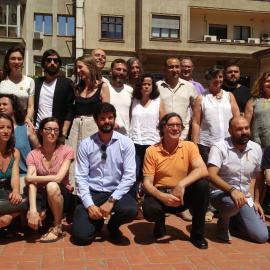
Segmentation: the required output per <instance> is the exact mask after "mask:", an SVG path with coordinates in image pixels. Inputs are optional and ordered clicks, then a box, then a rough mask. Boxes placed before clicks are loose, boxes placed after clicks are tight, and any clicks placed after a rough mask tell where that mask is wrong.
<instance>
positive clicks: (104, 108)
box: [93, 102, 116, 122]
mask: <svg viewBox="0 0 270 270" xmlns="http://www.w3.org/2000/svg"><path fill="white" fill-rule="evenodd" d="M108 112H112V113H113V117H114V118H116V109H115V107H114V106H113V105H112V104H110V103H108V102H99V103H98V105H97V106H96V108H95V110H94V113H93V117H94V119H95V121H96V122H97V119H98V115H99V114H101V113H108Z"/></svg>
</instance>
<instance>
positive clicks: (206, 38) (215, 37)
mask: <svg viewBox="0 0 270 270" xmlns="http://www.w3.org/2000/svg"><path fill="white" fill-rule="evenodd" d="M203 40H204V41H217V36H209V35H204V36H203Z"/></svg>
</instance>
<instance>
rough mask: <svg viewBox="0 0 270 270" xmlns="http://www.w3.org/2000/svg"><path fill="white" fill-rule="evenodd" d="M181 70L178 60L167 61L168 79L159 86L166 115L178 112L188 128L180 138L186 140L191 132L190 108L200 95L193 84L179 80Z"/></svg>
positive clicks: (158, 83) (173, 58)
mask: <svg viewBox="0 0 270 270" xmlns="http://www.w3.org/2000/svg"><path fill="white" fill-rule="evenodd" d="M180 70H181V69H180V61H179V59H178V58H176V57H171V58H168V59H166V61H165V64H164V67H163V71H164V72H165V74H166V77H165V78H164V79H163V80H160V81H158V82H157V86H158V90H159V92H160V97H161V99H162V100H163V102H164V105H165V110H166V113H170V112H176V113H178V114H179V115H180V116H181V118H182V119H183V125H184V126H185V127H186V128H185V129H184V130H183V132H182V133H181V137H180V138H181V139H182V140H186V139H187V136H188V132H189V121H190V107H191V108H192V107H193V104H194V102H195V99H196V97H197V95H198V94H197V91H196V89H195V87H194V86H193V84H192V83H190V82H188V81H186V80H182V79H180V78H179V75H180Z"/></svg>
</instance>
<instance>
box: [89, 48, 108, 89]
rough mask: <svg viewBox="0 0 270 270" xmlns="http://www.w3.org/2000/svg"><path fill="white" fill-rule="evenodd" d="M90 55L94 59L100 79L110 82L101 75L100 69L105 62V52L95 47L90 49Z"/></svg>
mask: <svg viewBox="0 0 270 270" xmlns="http://www.w3.org/2000/svg"><path fill="white" fill-rule="evenodd" d="M91 56H92V57H93V59H94V60H95V61H96V64H97V69H98V72H99V73H100V76H101V78H102V81H103V82H105V83H107V84H109V83H110V82H109V81H108V80H107V79H106V78H105V77H103V76H102V75H101V71H102V69H103V68H104V66H105V64H106V53H105V52H104V51H103V50H101V49H95V50H93V51H92V53H91Z"/></svg>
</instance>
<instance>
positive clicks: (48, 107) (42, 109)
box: [35, 78, 57, 129]
mask: <svg viewBox="0 0 270 270" xmlns="http://www.w3.org/2000/svg"><path fill="white" fill-rule="evenodd" d="M56 82H57V78H56V79H55V80H53V81H52V82H50V83H46V82H45V81H44V82H43V84H42V87H41V90H40V97H39V105H38V112H37V122H36V126H35V128H36V129H38V127H39V123H40V122H41V120H43V119H44V118H46V117H52V105H53V96H54V91H55V85H56Z"/></svg>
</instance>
